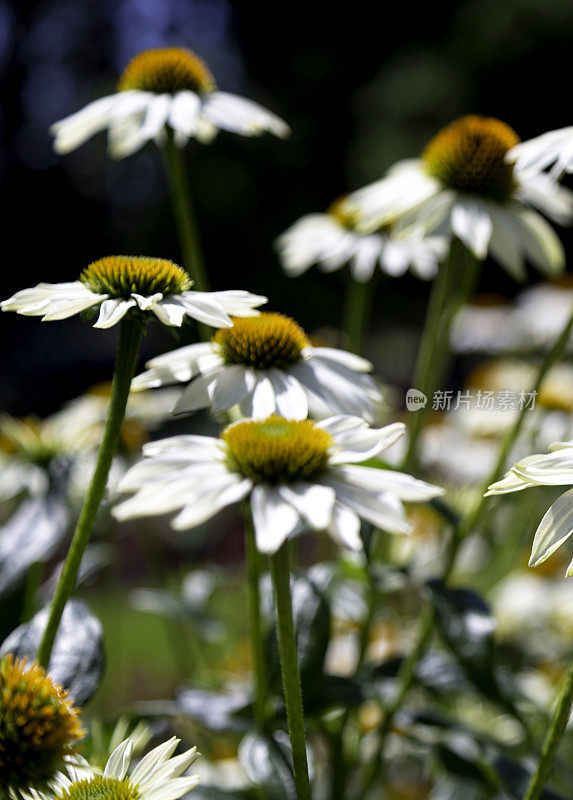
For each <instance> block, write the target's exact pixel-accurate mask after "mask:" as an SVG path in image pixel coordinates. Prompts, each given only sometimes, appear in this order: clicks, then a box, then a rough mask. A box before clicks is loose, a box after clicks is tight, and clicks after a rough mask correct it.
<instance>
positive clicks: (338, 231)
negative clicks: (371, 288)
mask: <svg viewBox="0 0 573 800" xmlns="http://www.w3.org/2000/svg"><path fill="white" fill-rule="evenodd" d="M343 202H344V198H342V199H341V200H337V201H336V202H335V203H333V204H332V205H331V206H330V208H329V209H328V211H327V212H326V213H324V214H307V215H306V216H304V217H302V218H301V219H299V220H298V221H297V222H295V223H294V225H293V226H292V227H290V228H289V229H288V230H287V231H285V233H283V234H282V236H280V237H279V238H278V239H277V242H276V246H277V249H278V252H279V257H280V260H281V264H282V266H283V269H284V271H285V272H286V273H287V275H290V276H291V277H296V276H298V275H301V274H302V273H303V272H306V270H307V269H308V268H309V267H311V266H312V265H313V264H317V265H318V267H319V269H321V270H322V271H323V272H333V271H334V270H337V269H340V268H341V267H343V266H344V265H345V264H349V266H350V271H351V273H352V277H353V278H354V280H356V281H359V282H361V283H364V282H366V281H368V280H370V278H371V277H372V275H373V274H374V270H375V269H376V266H377V265H379V266H380V269H381V270H382V271H383V272H385V273H387V274H388V275H392V276H398V275H403V274H404V273H405V272H406V270H407V269H408V267H411V269H412V272H414V273H415V274H416V275H417V276H418V277H419V278H426V279H429V278H433V277H434V275H435V274H436V272H437V269H438V262H439V261H440V259H441V258H443V256H444V255H445V254H446V250H447V240H446V239H445V237H442V236H429V237H424V236H423V234H422V233H421V232H420V231H416V230H412V229H411V230H406V231H399V230H398V229H397V228H396V226H392V225H391V224H386V225H384V226H383V227H382V228H381V229H380V230H378V231H375V232H373V233H364V232H362V231H361V230H360V229H359V226H358V218H357V217H356V215H355V214H351V213H349V212H348V211H345V210H344V207H343Z"/></svg>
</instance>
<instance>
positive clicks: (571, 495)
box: [529, 489, 573, 567]
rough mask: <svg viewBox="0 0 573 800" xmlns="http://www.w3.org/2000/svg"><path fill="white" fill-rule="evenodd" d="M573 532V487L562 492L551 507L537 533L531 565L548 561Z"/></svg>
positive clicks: (530, 560)
mask: <svg viewBox="0 0 573 800" xmlns="http://www.w3.org/2000/svg"><path fill="white" fill-rule="evenodd" d="M571 534H573V489H569V491H568V492H565V494H562V495H561V497H560V498H559V499H558V500H556V501H555V502H554V503H553V505H552V506H551V507H550V508H549V510H548V511H547V513H546V514H545V516H544V517H543V519H542V520H541V522H540V523H539V527H538V528H537V531H536V533H535V538H534V540H533V547H532V549H531V558H530V559H529V566H530V567H537V566H538V565H539V564H542V563H543V562H544V561H546V560H547V559H548V558H549V556H550V555H552V553H554V552H555V551H556V550H557V548H558V547H561V545H562V544H563V542H565V541H566V540H567V539H568V538H569V537H570V536H571Z"/></svg>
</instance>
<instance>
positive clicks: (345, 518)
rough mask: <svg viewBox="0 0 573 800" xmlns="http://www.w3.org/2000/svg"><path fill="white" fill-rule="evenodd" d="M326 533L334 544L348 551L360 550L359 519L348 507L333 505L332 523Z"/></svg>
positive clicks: (361, 546)
mask: <svg viewBox="0 0 573 800" xmlns="http://www.w3.org/2000/svg"><path fill="white" fill-rule="evenodd" d="M328 533H329V534H330V536H332V538H333V539H334V541H335V542H337V543H338V544H340V545H342V546H343V547H346V548H348V549H349V550H362V548H363V545H362V539H361V538H360V517H359V516H358V514H357V513H356V512H355V511H353V510H352V509H351V508H349V507H348V506H344V505H342V503H338V502H336V503H335V504H334V509H333V514H332V522H331V523H330V525H329V527H328Z"/></svg>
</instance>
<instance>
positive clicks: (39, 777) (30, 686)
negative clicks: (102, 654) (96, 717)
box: [0, 655, 84, 797]
mask: <svg viewBox="0 0 573 800" xmlns="http://www.w3.org/2000/svg"><path fill="white" fill-rule="evenodd" d="M67 698H68V695H67V692H65V691H64V690H63V689H62V688H61V687H60V686H58V685H57V684H55V683H53V682H52V681H51V679H50V678H49V677H48V676H47V675H46V673H45V672H44V670H43V669H42V668H41V667H40V666H38V664H36V663H32V664H28V663H27V662H26V660H25V659H24V660H22V661H18V660H16V659H15V658H14V657H13V656H12V655H8V656H5V657H4V658H3V659H2V660H1V661H0V797H5V796H7V795H8V792H9V790H10V789H12V790H13V791H14V792H18V791H19V790H22V789H30V788H35V789H43V788H45V787H46V784H47V781H49V780H50V779H51V778H53V777H54V773H55V772H56V770H58V769H60V768H63V766H64V763H63V760H64V756H65V755H67V754H69V753H71V752H73V750H74V745H75V743H76V742H77V741H78V740H79V739H80V738H81V737H82V736H83V734H84V731H83V730H82V727H81V725H80V722H79V719H78V710H77V709H76V708H74V707H73V705H72V704H71V702H70V701H69V700H68V699H67Z"/></svg>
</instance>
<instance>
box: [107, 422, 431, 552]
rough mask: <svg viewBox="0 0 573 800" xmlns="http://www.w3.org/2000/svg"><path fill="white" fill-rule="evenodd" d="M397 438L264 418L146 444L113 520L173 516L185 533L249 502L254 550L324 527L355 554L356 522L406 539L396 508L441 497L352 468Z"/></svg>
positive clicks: (416, 484) (271, 548)
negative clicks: (233, 506) (210, 432)
mask: <svg viewBox="0 0 573 800" xmlns="http://www.w3.org/2000/svg"><path fill="white" fill-rule="evenodd" d="M403 433H404V425H402V424H400V423H397V424H394V425H388V426H386V427H385V428H379V429H375V428H369V427H368V425H367V424H366V423H365V422H364V420H362V419H360V418H358V417H355V416H337V417H329V418H328V419H325V420H322V421H321V422H310V421H309V420H292V419H284V418H283V417H279V416H277V415H272V416H270V417H268V418H267V419H265V420H253V419H246V420H241V421H239V422H235V423H233V424H232V425H229V426H228V427H227V428H225V430H224V431H223V433H222V435H221V437H220V438H217V439H216V438H212V437H207V436H175V437H173V438H170V439H164V440H163V441H159V442H152V443H151V444H148V445H146V446H145V447H144V448H143V452H144V455H145V457H146V458H145V459H144V460H143V461H142V462H140V463H139V464H136V465H135V467H133V468H132V469H131V470H130V471H129V472H128V473H127V474H126V476H125V478H124V479H123V480H122V482H121V484H120V486H119V490H120V491H125V492H130V493H132V494H133V496H132V497H130V498H129V499H127V500H125V501H123V502H122V503H120V504H119V505H118V506H116V508H115V509H114V514H115V516H116V517H117V518H119V519H128V518H132V517H144V516H152V515H155V514H160V513H169V512H173V511H178V512H179V513H178V514H177V516H175V518H174V520H173V522H172V525H173V527H174V528H177V529H183V530H185V529H188V528H193V527H195V526H196V525H200V524H201V523H203V522H205V521H206V520H208V519H210V518H211V517H213V516H215V514H217V512H218V511H220V510H221V509H222V508H224V507H225V506H228V505H231V504H232V503H236V502H239V501H240V500H243V499H245V498H248V499H249V502H250V507H251V512H252V515H253V523H254V528H255V536H256V541H257V546H258V548H259V550H261V551H262V552H268V553H273V552H276V550H278V548H279V547H280V546H281V545H282V544H283V542H284V541H285V540H286V539H288V538H289V537H291V536H294V535H296V534H297V533H298V532H300V531H301V530H303V529H305V528H311V529H314V530H325V531H327V532H328V533H329V534H330V535H331V536H332V537H333V539H334V540H335V541H336V542H338V543H339V544H342V545H343V546H344V547H347V548H350V549H353V550H360V549H361V547H362V542H361V539H360V518H361V517H362V518H363V519H365V520H368V521H369V522H371V523H372V524H373V525H375V526H376V527H379V528H381V529H382V530H386V531H389V532H391V533H408V532H409V531H410V529H411V525H410V523H409V521H408V519H407V518H406V515H405V511H404V507H403V505H402V501H403V500H405V501H413V502H421V501H422V502H423V501H425V500H429V499H430V498H432V497H435V496H437V495H439V494H441V493H442V490H441V489H439V488H438V487H436V486H432V485H430V484H428V483H425V482H424V481H420V480H417V479H416V478H413V477H411V476H410V475H407V474H405V473H400V472H393V471H391V470H386V469H376V468H373V467H364V466H359V464H360V462H364V461H366V460H367V459H369V458H373V457H375V456H376V455H378V453H380V452H381V451H382V450H384V449H385V448H387V447H389V446H390V445H392V444H393V443H394V442H395V441H397V440H398V439H399V438H400V437H401V436H402V435H403Z"/></svg>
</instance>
